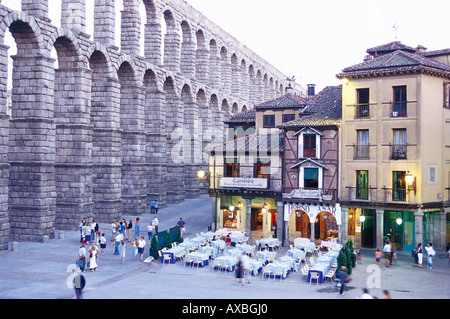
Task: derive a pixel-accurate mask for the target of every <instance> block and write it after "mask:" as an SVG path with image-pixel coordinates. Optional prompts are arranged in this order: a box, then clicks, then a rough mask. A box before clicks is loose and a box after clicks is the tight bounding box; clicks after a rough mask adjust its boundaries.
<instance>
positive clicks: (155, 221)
mask: <svg viewBox="0 0 450 319" xmlns="http://www.w3.org/2000/svg"><path fill="white" fill-rule="evenodd" d="M152 225H153V229H154V231H155V235H158V226H159V220H158V218H156V216H155V217H153V220H152Z"/></svg>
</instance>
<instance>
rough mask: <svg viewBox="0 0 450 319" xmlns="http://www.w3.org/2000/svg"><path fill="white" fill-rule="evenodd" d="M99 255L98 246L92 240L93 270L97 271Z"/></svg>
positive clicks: (91, 260)
mask: <svg viewBox="0 0 450 319" xmlns="http://www.w3.org/2000/svg"><path fill="white" fill-rule="evenodd" d="M97 256H98V248H97V246H95V243H94V242H92V245H91V248H90V249H89V268H90V269H91V271H97Z"/></svg>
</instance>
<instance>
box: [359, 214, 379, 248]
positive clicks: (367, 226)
mask: <svg viewBox="0 0 450 319" xmlns="http://www.w3.org/2000/svg"><path fill="white" fill-rule="evenodd" d="M361 215H362V216H364V217H365V220H364V222H361V246H362V247H365V248H375V243H376V240H375V233H376V231H375V229H376V228H375V223H376V222H375V221H376V214H375V210H373V209H363V210H362V212H361Z"/></svg>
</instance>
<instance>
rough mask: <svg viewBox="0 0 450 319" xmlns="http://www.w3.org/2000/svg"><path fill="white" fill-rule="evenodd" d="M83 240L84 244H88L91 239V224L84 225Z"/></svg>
mask: <svg viewBox="0 0 450 319" xmlns="http://www.w3.org/2000/svg"><path fill="white" fill-rule="evenodd" d="M84 238H85V239H84V242H85V244H87V245H89V242H90V241H91V224H89V223H86V225H85V226H84Z"/></svg>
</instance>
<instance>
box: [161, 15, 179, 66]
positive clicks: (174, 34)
mask: <svg viewBox="0 0 450 319" xmlns="http://www.w3.org/2000/svg"><path fill="white" fill-rule="evenodd" d="M162 16H163V19H164V21H165V23H166V34H165V35H164V37H163V38H164V43H163V44H164V45H163V47H164V49H163V66H164V68H166V69H167V70H170V71H173V72H179V71H180V56H181V36H180V34H179V32H180V29H179V27H178V24H177V21H176V17H175V15H174V13H173V12H172V10H171V9H170V8H168V9H166V10H164V11H163V15H162Z"/></svg>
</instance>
